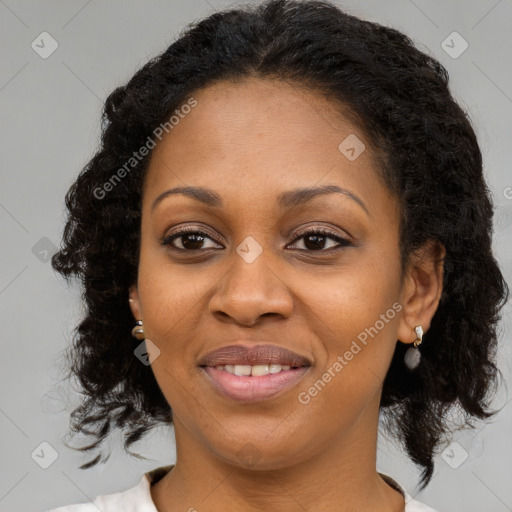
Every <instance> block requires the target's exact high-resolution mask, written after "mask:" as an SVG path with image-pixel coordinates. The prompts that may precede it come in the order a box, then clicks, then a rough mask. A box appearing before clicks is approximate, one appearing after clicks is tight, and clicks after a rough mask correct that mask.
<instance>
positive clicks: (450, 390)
mask: <svg viewBox="0 0 512 512" xmlns="http://www.w3.org/2000/svg"><path fill="white" fill-rule="evenodd" d="M104 120H105V125H104V131H103V137H102V145H101V148H100V149H99V150H98V152H97V154H96V155H95V156H94V158H93V159H92V160H91V161H90V162H89V164H88V165H87V166H86V168H85V169H84V170H83V171H82V173H81V174H80V176H79V177H78V179H77V181H76V182H75V184H74V185H73V186H72V188H71V190H70V191H69V193H68V196H67V201H66V203H67V207H68V209H69V218H68V221H67V224H66V229H65V233H64V240H63V246H62V248H61V250H60V252H59V253H57V254H56V255H55V256H54V258H53V266H54V268H55V269H56V270H58V271H59V272H60V273H62V274H63V275H64V276H66V277H70V276H77V277H79V278H80V279H81V282H82V284H83V286H84V299H85V303H86V307H87V312H86V316H85V318H84V319H83V321H82V322H81V323H80V325H79V326H78V329H77V335H76V338H75V343H74V346H73V352H72V354H73V365H72V368H71V373H73V374H75V375H76V376H78V378H79V379H80V382H81V384H82V386H83V390H84V391H83V392H84V395H85V400H84V402H83V404H82V405H81V406H80V407H79V408H78V409H77V410H75V411H74V413H73V416H72V418H73V428H74V430H75V431H81V432H85V433H92V434H93V435H94V436H95V439H96V441H95V443H93V444H92V445H91V446H89V447H87V448H88V449H92V448H95V447H97V446H98V445H99V444H100V443H101V442H102V441H103V440H104V439H105V438H106V436H107V435H108V434H109V432H110V431H111V428H113V427H114V428H115V427H121V428H123V429H125V430H127V434H126V438H125V448H127V449H128V447H129V446H130V445H131V444H132V443H133V442H135V441H136V440H138V439H139V438H140V437H141V436H142V435H143V434H145V433H146V432H147V431H149V429H150V428H152V427H153V426H155V425H158V424H161V423H168V424H169V423H170V422H171V421H172V422H173V424H174V430H175V437H176V447H177V460H176V464H175V465H174V466H165V467H160V468H155V470H154V471H151V472H149V473H147V474H145V475H143V477H142V479H141V480H140V482H139V484H138V485H137V486H136V487H133V488H132V489H129V490H127V491H125V492H123V493H115V494H109V495H104V496H100V497H98V498H96V500H95V501H94V504H92V503H89V504H80V505H75V506H69V507H62V508H59V509H56V510H57V511H58V512H71V511H74V512H86V511H89V510H97V508H98V507H99V508H100V509H101V510H102V511H103V512H114V511H121V510H128V506H129V507H131V508H130V509H131V510H147V511H152V512H155V511H158V512H167V511H175V510H189V511H193V510H200V511H210V510H211V511H214V510H221V509H225V510H236V511H252V510H280V511H292V510H311V511H324V510H340V511H348V510H358V511H360V512H364V511H370V510H371V511H376V510H378V511H379V512H398V511H403V510H405V511H406V512H417V511H428V510H432V509H431V508H429V507H427V506H426V505H424V504H421V503H419V502H418V501H416V500H414V499H412V498H411V496H409V495H408V494H407V493H406V492H405V491H404V490H403V488H402V487H401V486H400V485H399V484H398V483H397V482H396V481H395V480H393V479H392V478H391V477H390V476H387V475H383V474H380V473H378V472H377V470H376V446H377V429H378V424H379V414H380V413H382V417H383V419H384V424H385V426H386V427H387V428H388V430H389V431H390V432H392V433H394V434H395V435H396V436H397V438H398V439H400V440H401V441H402V443H403V446H404V449H405V451H406V452H407V454H408V455H409V456H410V458H411V459H412V460H413V461H414V462H415V463H417V464H418V465H419V466H420V467H421V468H422V470H423V471H422V479H421V484H422V486H423V487H424V486H425V485H427V483H428V482H429V480H430V479H431V476H432V474H433V457H434V454H435V453H436V451H437V450H438V448H439V446H440V443H441V441H442V439H443V434H444V433H446V432H447V430H448V429H447V426H446V425H447V415H448V413H450V412H451V411H452V408H453V407H454V406H455V407H457V408H458V409H459V410H460V411H462V413H463V414H462V418H461V419H462V420H469V419H471V418H472V417H474V418H486V417H488V416H489V415H490V414H491V413H490V411H489V407H488V406H489V391H490V389H491V388H492V386H493V384H494V383H495V381H496V375H497V369H496V366H495V363H494V361H493V354H494V351H495V346H496V324H497V322H498V321H499V318H500V317H499V312H500V309H501V307H502V306H503V304H504V303H505V302H506V300H507V297H508V289H507V287H506V284H505V282H504V280H503V278H502V275H501V272H500V270H499V268H498V266H497V263H496V261H495V259H494V257H493V253H492V248H491V231H492V223H491V220H492V212H493V209H492V203H491V200H490V197H489V194H488V190H487V187H486V183H485V181H484V178H483V174H482V159H481V153H480V150H479V147H478V143H477V140H476V137H475V133H474V131H473V129H472V127H471V124H470V122H469V121H468V119H467V118H466V116H465V115H464V113H463V111H462V110H461V108H460V107H459V106H458V105H457V104H456V102H455V101H454V100H453V98H452V96H451V95H450V92H449V90H448V77H447V73H446V71H445V69H444V68H443V67H442V66H441V65H440V64H439V63H438V62H437V61H435V60H434V59H432V58H431V57H429V56H427V55H425V54H424V53H422V52H420V51H418V50H417V49H416V48H415V47H414V46H413V44H412V43H411V41H410V40H409V39H408V38H407V37H406V36H404V35H403V34H401V33H399V32H397V31H396V30H393V29H390V28H386V27H383V26H380V25H378V24H375V23H370V22H367V21H362V20H359V19H357V18H355V17H353V16H349V15H347V14H345V13H343V12H342V11H340V10H339V9H338V8H337V7H335V6H334V5H332V4H329V3H327V2H315V1H305V2H294V1H286V0H277V1H270V2H266V3H264V4H261V5H258V6H253V7H244V8H239V9H233V10H229V11H226V12H222V13H216V14H214V15H212V16H210V17H209V18H207V19H205V20H203V21H201V22H199V23H197V24H195V25H193V26H191V27H189V28H188V29H187V31H186V32H184V33H183V34H182V35H181V37H180V38H179V39H178V40H177V41H176V42H175V43H173V44H172V45H171V46H170V47H169V48H168V49H167V50H166V51H165V52H163V53H162V54H161V55H159V56H158V57H156V58H155V59H152V60H151V61H150V62H148V63H147V64H146V65H145V66H144V67H143V68H142V69H141V70H139V71H138V72H137V73H136V74H135V76H134V77H133V78H132V79H131V80H130V81H129V83H128V84H127V85H126V86H123V87H119V88H118V89H116V90H115V91H114V92H113V93H112V94H111V95H110V96H109V98H108V99H107V101H106V105H105V111H104ZM171 411H172V415H171ZM100 458H101V455H98V456H97V457H96V458H95V459H93V460H92V461H90V462H89V463H88V464H85V465H84V466H82V467H83V468H85V467H90V466H92V465H94V464H96V463H97V462H98V461H99V460H100Z"/></svg>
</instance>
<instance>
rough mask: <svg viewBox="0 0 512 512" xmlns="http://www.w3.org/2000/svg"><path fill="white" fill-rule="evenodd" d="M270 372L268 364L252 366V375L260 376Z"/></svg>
mask: <svg viewBox="0 0 512 512" xmlns="http://www.w3.org/2000/svg"><path fill="white" fill-rule="evenodd" d="M269 373H270V371H269V369H268V364H257V365H256V366H253V367H252V371H251V375H255V376H256V377H259V376H260V375H268V374H269Z"/></svg>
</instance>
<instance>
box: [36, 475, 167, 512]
mask: <svg viewBox="0 0 512 512" xmlns="http://www.w3.org/2000/svg"><path fill="white" fill-rule="evenodd" d="M98 510H101V511H102V512H157V509H156V507H155V505H154V503H153V501H152V499H151V492H150V479H149V477H148V474H147V473H145V474H144V475H143V476H142V478H141V479H140V480H139V483H138V484H137V485H135V486H134V487H131V488H130V489H127V490H125V491H122V492H116V493H112V494H103V495H101V496H97V497H96V498H95V499H94V500H93V501H90V502H88V503H77V504H75V505H66V506H63V507H59V508H56V509H52V510H47V511H46V512H98Z"/></svg>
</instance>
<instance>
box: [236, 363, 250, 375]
mask: <svg viewBox="0 0 512 512" xmlns="http://www.w3.org/2000/svg"><path fill="white" fill-rule="evenodd" d="M251 368H252V367H251V366H249V365H248V364H235V375H251Z"/></svg>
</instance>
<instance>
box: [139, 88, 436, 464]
mask: <svg viewBox="0 0 512 512" xmlns="http://www.w3.org/2000/svg"><path fill="white" fill-rule="evenodd" d="M193 97H194V99H195V100H196V101H197V105H195V106H194V107H193V108H191V109H190V113H188V114H187V115H183V114H182V117H181V118H180V121H179V123H178V124H175V125H174V127H173V128H172V130H170V131H169V133H168V134H167V135H165V137H164V138H163V139H162V140H161V142H159V143H158V145H157V147H156V148H155V149H154V152H153V155H152V160H151V162H150V166H149V168H148V172H147V175H146V178H145V183H144V192H143V202H142V226H141V251H140V264H139V276H138V283H137V287H136V288H135V287H133V288H132V290H131V297H132V298H133V299H134V301H133V302H132V311H133V313H134V316H135V318H137V319H142V320H143V321H144V329H145V334H146V338H147V339H148V340H151V343H149V342H148V343H147V347H148V351H149V354H150V358H155V359H154V361H153V362H152V369H153V372H154V374H155V377H156V379H157V381H158V384H159V386H160V388H161V389H162V391H163V393H164V395H165V397H166V399H167V400H168V402H169V404H170V406H171V408H172V410H173V417H174V423H175V429H176V437H177V441H178V446H179V444H180V442H181V443H183V444H184V445H185V444H188V445H189V446H195V447H196V448H198V449H199V450H202V451H203V452H204V453H208V454H210V455H212V456H216V457H217V458H220V459H222V460H224V461H226V462H229V463H233V464H237V465H239V466H244V465H245V466H246V467H247V466H252V465H257V467H258V468H261V469H270V468H279V467H284V466H285V465H287V464H292V463H294V462H300V461H303V460H306V459H308V458H311V457H314V456H315V455H318V454H320V453H325V451H326V450H327V448H328V447H329V450H331V451H332V452H333V453H334V452H336V451H337V450H338V448H339V449H342V447H347V446H357V445H358V443H361V446H363V445H364V446H368V440H369V439H372V438H373V435H374V431H375V430H376V425H377V419H378V406H379V399H380V394H381V388H382V383H383V380H384V377H385V375H386V372H387V369H388V367H389V364H390V361H391V358H392V355H393V351H394V348H395V344H396V341H397V339H401V340H402V341H404V342H410V341H413V340H414V338H415V335H414V326H415V325H417V324H418V323H422V322H423V327H424V329H425V330H426V328H427V327H428V322H429V320H430V317H428V318H427V317H422V318H420V316H421V314H420V313H418V311H419V309H418V307H416V306H414V307H412V306H411V307H410V305H411V304H413V303H414V301H413V299H414V290H415V289H416V286H415V285H414V280H413V279H412V278H409V276H408V275H405V277H404V282H403V284H402V283H401V269H400V248H399V239H398V226H399V225H398V219H399V212H398V208H397V201H396V199H395V198H394V197H393V195H392V194H391V193H390V192H389V191H388V189H387V188H386V186H385V185H384V184H383V182H382V181H381V179H380V178H379V176H378V174H377V172H376V167H375V164H374V161H373V159H372V155H371V153H370V147H369V143H368V141H367V140H366V139H365V137H364V135H363V134H362V133H361V132H360V130H359V129H358V128H356V127H355V126H354V125H352V124H351V123H350V122H348V120H346V119H345V118H344V117H343V115H342V114H341V113H340V110H339V109H338V110H335V108H334V106H333V104H332V103H330V102H329V101H328V100H327V99H324V98H323V97H321V96H320V95H318V94H315V93H313V92H310V91H306V90H304V89H299V88H298V87H295V86H292V85H290V84H288V83H286V82H275V81H271V80H261V79H247V80H245V81H243V82H240V83H227V82H219V83H217V84H215V85H213V86H209V87H207V88H205V89H203V90H200V91H199V92H197V93H196V94H194V95H193ZM187 111H188V109H187ZM347 137H348V139H347ZM345 139H347V140H346V141H345ZM344 141H345V142H344ZM340 144H341V147H339V146H340ZM362 144H364V145H365V146H366V149H364V148H363V145H362ZM359 153H360V154H359ZM176 187H180V188H183V187H189V191H190V193H188V194H186V193H170V192H169V191H171V190H172V189H175V188H176ZM195 188H197V189H200V191H196V192H194V190H195ZM192 192H194V194H192ZM192 195H194V196H195V197H192ZM184 228H186V229H188V230H189V231H190V232H189V233H184V234H183V233H182V234H181V235H178V233H179V232H180V230H182V229H184ZM306 229H307V230H309V231H311V233H309V234H305V235H304V231H305V230H306ZM325 230H327V231H328V233H327V234H325V233H322V231H325ZM198 232H200V234H198ZM191 233H192V234H191ZM194 233H195V234H194ZM172 235H177V236H175V237H173V236H172ZM171 237H172V238H171ZM162 240H165V243H162ZM436 293H437V292H436ZM414 304H415V303H414ZM409 311H412V312H411V313H410V314H409ZM427 313H428V311H427ZM432 314H433V311H432ZM415 315H416V316H415ZM427 316H428V314H427ZM416 322H418V323H416ZM263 345H265V347H263ZM269 345H270V347H269ZM219 349H220V350H219ZM247 349H248V350H247ZM288 351H291V353H290V352H288ZM279 365H280V366H279ZM287 365H288V366H289V367H290V368H289V369H287ZM233 372H235V374H233ZM274 372H275V373H274ZM249 373H250V375H249ZM239 374H243V375H239ZM363 441H364V442H363ZM365 443H366V444H365ZM370 445H371V443H370Z"/></svg>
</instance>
